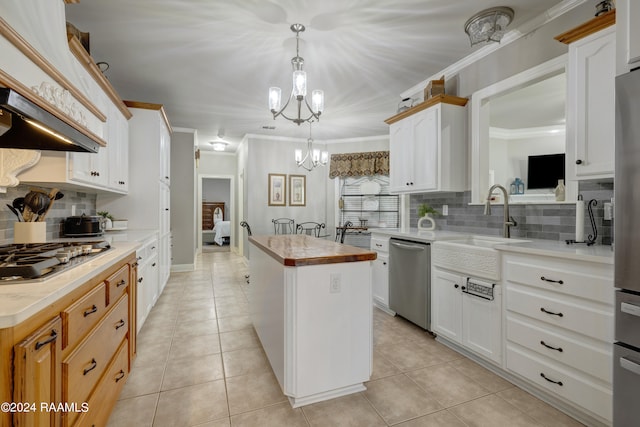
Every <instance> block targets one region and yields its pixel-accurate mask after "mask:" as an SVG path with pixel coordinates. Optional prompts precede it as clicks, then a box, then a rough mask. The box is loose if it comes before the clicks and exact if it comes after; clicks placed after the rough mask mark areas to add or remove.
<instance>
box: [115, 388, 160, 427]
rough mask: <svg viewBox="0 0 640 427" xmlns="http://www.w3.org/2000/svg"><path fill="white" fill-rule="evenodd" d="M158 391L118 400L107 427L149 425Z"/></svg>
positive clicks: (147, 426) (146, 426)
mask: <svg viewBox="0 0 640 427" xmlns="http://www.w3.org/2000/svg"><path fill="white" fill-rule="evenodd" d="M158 396H159V393H154V394H147V395H144V396H139V397H132V398H130V399H123V400H119V401H118V403H117V404H116V406H115V408H113V412H112V413H111V416H110V417H109V423H108V424H107V427H151V426H152V425H153V416H154V414H155V413H156V405H157V403H158Z"/></svg>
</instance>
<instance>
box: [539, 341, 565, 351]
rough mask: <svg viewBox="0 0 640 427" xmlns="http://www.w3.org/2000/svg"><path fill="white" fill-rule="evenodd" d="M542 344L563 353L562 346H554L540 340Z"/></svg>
mask: <svg viewBox="0 0 640 427" xmlns="http://www.w3.org/2000/svg"><path fill="white" fill-rule="evenodd" d="M540 344H542V345H543V346H545V347H547V348H548V349H551V350H556V351H559V352H560V353H562V347H552V346H550V345H549V344H547V343H546V342H544V341H540Z"/></svg>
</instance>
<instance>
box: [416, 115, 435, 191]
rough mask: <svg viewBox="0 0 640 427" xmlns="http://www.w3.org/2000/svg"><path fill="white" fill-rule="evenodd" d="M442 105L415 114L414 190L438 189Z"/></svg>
mask: <svg viewBox="0 0 640 427" xmlns="http://www.w3.org/2000/svg"><path fill="white" fill-rule="evenodd" d="M439 116H440V106H439V105H436V106H434V107H431V108H428V109H426V110H424V111H421V112H420V113H418V114H416V115H415V116H413V119H414V120H413V123H412V128H413V153H412V156H411V158H410V162H411V169H412V170H413V186H412V190H413V191H423V190H424V191H429V190H437V189H438V167H439V161H438V145H439V144H438V141H439V138H440V131H439V123H440V120H439Z"/></svg>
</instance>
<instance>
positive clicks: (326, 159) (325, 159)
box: [320, 151, 329, 165]
mask: <svg viewBox="0 0 640 427" xmlns="http://www.w3.org/2000/svg"><path fill="white" fill-rule="evenodd" d="M328 162H329V152H328V151H323V152H322V156H321V157H320V163H322V164H323V165H326V164H327V163H328Z"/></svg>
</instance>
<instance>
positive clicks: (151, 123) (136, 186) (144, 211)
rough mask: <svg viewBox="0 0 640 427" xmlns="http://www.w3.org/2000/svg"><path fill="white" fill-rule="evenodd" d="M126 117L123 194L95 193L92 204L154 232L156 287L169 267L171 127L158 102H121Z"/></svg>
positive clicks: (136, 227)
mask: <svg viewBox="0 0 640 427" xmlns="http://www.w3.org/2000/svg"><path fill="white" fill-rule="evenodd" d="M125 103H126V104H127V106H128V107H129V109H130V111H131V112H132V113H133V117H132V118H131V119H130V120H129V141H130V144H129V156H128V157H129V175H130V176H129V179H128V181H130V182H129V183H128V185H127V188H128V193H127V195H116V194H102V193H101V194H98V198H97V202H96V206H97V209H98V210H99V211H108V212H109V213H111V214H112V215H113V216H114V217H116V218H122V219H127V220H128V227H129V228H131V229H145V230H150V229H151V230H157V231H158V243H157V254H158V269H157V275H158V277H159V280H158V289H159V290H162V289H163V288H164V285H165V284H166V281H167V280H168V278H169V272H170V269H171V248H170V244H171V221H170V211H169V208H170V198H171V189H170V187H169V182H170V179H169V166H170V165H169V157H170V150H171V126H170V125H169V122H168V119H167V117H166V115H165V113H164V109H163V108H162V105H159V104H149V103H141V102H130V101H125Z"/></svg>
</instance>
